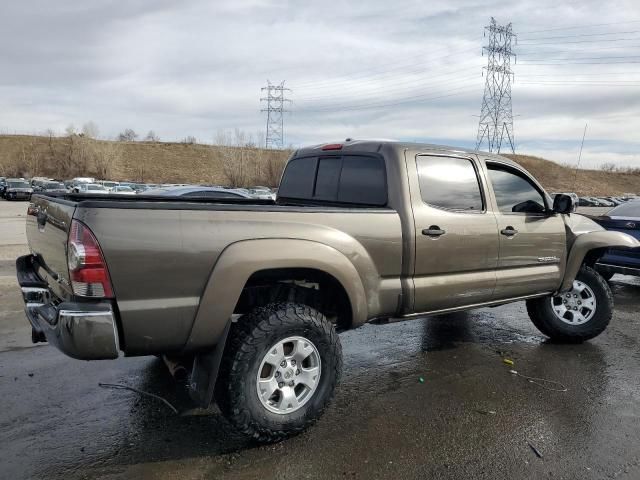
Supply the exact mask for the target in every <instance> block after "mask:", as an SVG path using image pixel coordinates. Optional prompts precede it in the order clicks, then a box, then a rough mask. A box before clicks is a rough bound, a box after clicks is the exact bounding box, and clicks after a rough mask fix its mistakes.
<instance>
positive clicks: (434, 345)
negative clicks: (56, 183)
mask: <svg viewBox="0 0 640 480" xmlns="http://www.w3.org/2000/svg"><path fill="white" fill-rule="evenodd" d="M25 209H26V204H25V203H19V202H16V203H11V204H8V203H6V202H1V201H0V478H7V479H16V480H18V479H27V478H28V479H31V478H37V479H45V478H46V479H84V478H87V479H88V478H91V479H94V478H96V479H125V478H126V479H129V478H144V479H166V478H168V479H174V478H175V479H178V478H179V479H204V478H207V479H208V478H222V479H245V478H260V479H271V478H284V479H289V478H296V479H298V478H312V479H315V478H318V479H334V478H362V479H370V478H393V479H396V478H403V479H414V478H415V479H428V478H438V479H441V478H451V479H461V478H465V479H466V478H468V479H476V478H479V479H485V478H486V479H516V478H536V479H537V478H553V479H602V478H616V479H638V478H640V447H639V444H640V442H639V441H638V440H639V437H640V402H639V400H640V373H639V372H640V369H639V367H640V349H639V342H638V338H639V337H640V323H639V313H638V311H639V308H638V307H639V305H640V279H637V278H634V277H625V276H619V275H618V276H615V277H614V278H613V280H612V281H611V286H612V289H613V292H614V295H615V301H616V310H615V314H614V318H613V320H612V323H611V325H610V327H609V328H608V329H607V330H606V331H605V332H604V333H603V334H602V335H600V336H599V337H597V338H596V339H594V340H592V341H590V342H586V343H584V344H581V345H560V344H554V343H550V342H548V341H547V340H546V339H545V338H544V336H542V335H541V334H540V333H539V332H538V331H537V330H536V329H535V327H533V325H532V324H531V322H530V321H529V320H528V317H527V315H526V310H525V306H524V304H523V303H515V304H511V305H506V306H502V307H498V308H493V309H491V308H485V309H478V310H475V311H472V312H468V313H460V314H452V315H446V316H437V317H430V318H425V319H418V320H413V321H407V322H398V323H392V324H387V325H366V326H364V327H362V328H360V329H357V330H354V331H350V332H346V333H344V334H342V335H341V337H340V338H341V341H342V344H343V349H344V356H345V359H344V374H343V378H342V381H341V383H340V384H339V386H338V389H337V393H336V398H335V400H334V402H333V404H332V406H331V407H330V408H329V409H328V411H327V412H326V414H325V415H324V416H323V418H322V419H321V420H320V421H319V422H318V423H317V424H316V425H315V426H314V427H312V428H311V429H310V430H308V431H307V432H305V433H304V434H302V435H300V436H298V437H295V438H292V439H289V440H286V441H284V442H281V443H279V444H276V445H256V444H255V443H253V442H252V441H250V440H248V439H246V438H243V437H241V436H239V435H237V434H236V433H234V431H233V429H232V428H231V427H230V425H229V424H228V423H227V422H226V420H224V419H223V418H222V417H221V416H220V415H219V413H218V411H217V408H216V407H215V405H214V406H212V407H211V408H209V409H208V410H198V409H193V407H192V405H191V404H190V402H189V400H188V397H187V395H186V392H185V390H184V388H183V387H182V386H180V385H178V384H177V383H176V382H175V381H174V380H173V379H172V378H171V377H170V375H169V374H168V372H167V370H166V368H165V366H164V364H163V363H162V362H161V361H159V360H158V359H156V358H150V357H141V358H121V359H119V360H116V361H96V362H83V361H77V360H73V359H70V358H67V357H65V356H64V355H62V354H61V353H59V352H58V351H57V350H55V349H54V348H52V347H49V346H47V345H39V346H30V334H29V327H28V324H27V321H26V319H25V318H24V314H23V312H22V303H21V302H22V301H21V299H20V296H19V291H18V289H17V285H16V284H15V278H14V267H13V260H14V258H15V256H17V255H18V254H20V253H22V252H24V251H26V250H27V249H26V245H25V243H24V233H23V222H24V218H21V217H20V216H19V215H24V210H25ZM504 358H508V359H511V360H512V361H513V362H514V364H515V365H514V366H513V367H510V366H507V365H505V364H504V363H503V359H504ZM511 369H515V370H517V371H518V372H519V373H520V374H521V375H523V376H527V377H536V378H541V379H545V380H551V381H553V382H559V383H548V382H544V381H540V380H536V381H535V383H532V382H530V381H528V380H527V379H526V378H524V377H523V376H518V375H514V374H512V373H510V370H511ZM99 382H104V383H120V384H125V385H129V386H132V387H135V388H138V389H140V390H143V391H147V392H151V393H154V394H157V395H160V396H162V397H164V398H166V399H167V400H168V401H170V402H171V403H172V404H173V405H175V406H176V407H177V408H178V410H179V412H180V414H179V415H176V414H174V413H173V412H172V411H171V410H170V409H168V408H167V407H166V406H165V405H164V404H162V403H161V402H159V401H157V400H155V399H153V398H149V397H145V396H140V395H138V394H136V393H133V392H129V391H123V390H109V389H103V388H100V387H99V386H98V383H99ZM565 388H566V391H558V390H564V389H565Z"/></svg>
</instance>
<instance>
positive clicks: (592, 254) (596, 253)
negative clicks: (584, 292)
mask: <svg viewBox="0 0 640 480" xmlns="http://www.w3.org/2000/svg"><path fill="white" fill-rule="evenodd" d="M606 251H607V248H594V249H593V250H589V251H588V252H587V254H586V255H585V256H584V260H583V261H582V263H583V264H584V265H586V266H587V267H593V266H594V265H595V264H596V262H597V261H598V259H600V257H602V256H603V255H604V254H605V253H606Z"/></svg>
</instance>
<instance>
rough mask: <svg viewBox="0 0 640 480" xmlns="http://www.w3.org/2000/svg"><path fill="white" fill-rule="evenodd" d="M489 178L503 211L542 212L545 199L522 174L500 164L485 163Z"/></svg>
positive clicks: (499, 206) (499, 207)
mask: <svg viewBox="0 0 640 480" xmlns="http://www.w3.org/2000/svg"><path fill="white" fill-rule="evenodd" d="M487 168H488V170H489V178H490V179H491V184H492V185H493V191H494V193H495V195H496V202H497V203H498V209H499V210H500V211H501V212H503V213H544V212H545V210H546V208H545V201H544V197H543V195H542V193H541V192H540V190H538V189H537V188H536V186H535V185H534V184H533V183H531V181H530V180H529V179H527V178H526V177H525V176H524V174H522V173H520V172H518V171H516V170H513V169H510V168H508V167H503V166H500V165H492V164H487Z"/></svg>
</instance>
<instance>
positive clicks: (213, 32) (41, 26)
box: [0, 0, 640, 166]
mask: <svg viewBox="0 0 640 480" xmlns="http://www.w3.org/2000/svg"><path fill="white" fill-rule="evenodd" d="M488 12H491V13H492V14H493V15H495V16H496V19H497V21H498V22H512V23H513V26H514V31H515V32H516V33H518V35H519V39H518V46H516V47H515V51H516V52H517V53H518V61H517V63H516V64H515V65H514V66H513V69H514V72H515V74H516V76H515V84H514V87H513V107H514V114H515V115H517V116H516V117H515V137H516V142H517V146H518V150H519V151H521V152H523V153H534V154H540V155H547V156H551V158H554V159H558V160H560V161H567V162H568V161H569V160H570V159H572V158H574V159H575V158H576V155H577V148H578V147H576V145H577V144H578V145H579V141H580V140H581V134H582V129H583V128H584V124H585V123H588V124H589V128H588V131H587V143H586V144H585V145H586V147H585V151H584V153H583V162H584V164H585V165H586V166H598V165H599V164H601V163H604V162H605V161H606V162H613V163H618V164H625V165H638V162H639V160H638V157H637V156H636V154H635V152H636V151H640V141H638V140H637V139H636V132H637V131H638V127H640V124H639V120H638V119H637V117H638V116H637V112H638V108H639V107H640V95H638V90H639V89H640V63H638V62H640V57H636V58H635V59H632V58H630V57H633V56H634V55H635V52H636V51H637V48H638V47H639V46H640V22H637V21H635V19H640V4H638V2H636V1H633V0H622V1H621V2H619V3H618V4H617V8H615V9H612V8H610V5H608V4H606V2H604V3H603V2H597V1H595V0H585V1H581V2H575V1H574V2H557V1H552V0H541V1H538V0H520V1H515V2H507V3H505V2H498V1H491V0H490V1H489V2H485V1H480V0H458V1H456V2H451V1H449V0H433V1H430V2H424V1H417V0H415V1H413V0H411V1H400V2H392V3H390V2H388V1H386V0H385V1H383V0H371V1H368V2H352V1H337V2H320V1H310V2H303V3H300V2H297V1H296V2H294V1H293V0H273V1H271V0H248V1H240V0H217V1H215V2H209V1H205V0H194V1H191V2H174V1H170V0H134V1H130V2H126V3H122V2H116V1H115V0H93V1H91V2H84V3H78V2H75V1H71V0H59V1H56V2H50V1H45V0H39V1H34V2H9V3H8V4H7V5H5V6H4V7H3V15H2V18H1V19H0V56H1V58H3V62H2V64H1V65H0V130H3V131H11V132H13V131H19V132H38V131H44V130H45V129H47V128H53V129H55V130H57V131H59V132H62V130H63V129H64V127H65V126H66V125H68V124H69V123H75V124H76V125H81V124H82V123H84V122H85V121H88V120H93V121H94V122H96V123H97V124H98V125H99V126H100V130H101V132H103V134H104V135H106V136H108V137H113V136H115V135H116V134H117V133H118V132H119V131H121V130H122V129H124V128H134V129H135V130H136V131H139V132H146V131H148V130H150V129H153V130H154V131H156V132H157V133H158V134H159V135H160V136H161V137H162V138H163V139H166V140H169V139H180V138H184V137H185V136H187V135H194V136H196V137H197V138H198V139H200V140H201V141H211V139H212V138H213V135H214V133H215V132H216V130H218V129H221V128H235V127H238V128H242V129H245V130H247V131H249V132H256V131H258V130H264V127H265V125H264V124H265V118H264V116H263V114H262V113H261V112H260V108H261V105H260V101H259V100H260V97H261V95H262V92H261V91H260V88H261V87H262V86H264V85H265V83H266V81H267V79H269V80H271V81H273V82H280V81H282V80H286V81H287V83H286V85H287V86H288V87H290V88H291V89H292V92H291V93H290V97H291V99H292V100H293V104H292V105H291V108H290V110H291V112H290V113H288V114H286V116H285V131H286V139H285V141H286V143H292V144H295V145H299V144H304V143H309V142H320V141H324V140H327V139H340V138H345V137H348V136H349V137H362V136H364V137H376V138H380V137H384V138H398V139H402V140H418V141H430V142H441V143H448V144H455V145H461V146H473V144H474V141H475V137H476V132H477V117H474V115H478V114H479V111H480V104H481V100H482V92H483V85H484V78H483V76H482V67H483V66H484V65H486V57H483V56H482V55H481V52H482V50H481V46H482V45H484V44H485V43H486V38H484V37H483V27H484V25H486V24H487V23H488V21H489V14H488ZM634 22H635V23H634ZM594 24H598V25H599V26H593V25H594ZM580 26H582V27H581V28H576V27H580ZM619 32H627V33H619ZM629 32H631V33H629ZM576 35H582V36H576ZM557 37H561V38H557ZM573 42H575V43H573ZM585 58H586V60H585ZM589 59H591V60H589ZM636 60H637V61H638V62H636ZM589 62H591V63H589ZM634 62H635V63H634ZM549 64H550V65H549ZM605 159H606V160H605Z"/></svg>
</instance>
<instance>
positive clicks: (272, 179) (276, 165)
mask: <svg viewBox="0 0 640 480" xmlns="http://www.w3.org/2000/svg"><path fill="white" fill-rule="evenodd" d="M269 153H270V155H269V156H268V157H267V158H266V161H265V162H264V168H263V177H262V178H263V179H264V181H263V182H262V183H264V184H266V186H267V187H277V186H278V183H280V177H282V172H283V171H284V167H285V165H286V164H287V156H288V154H287V153H286V152H280V151H278V152H269Z"/></svg>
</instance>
